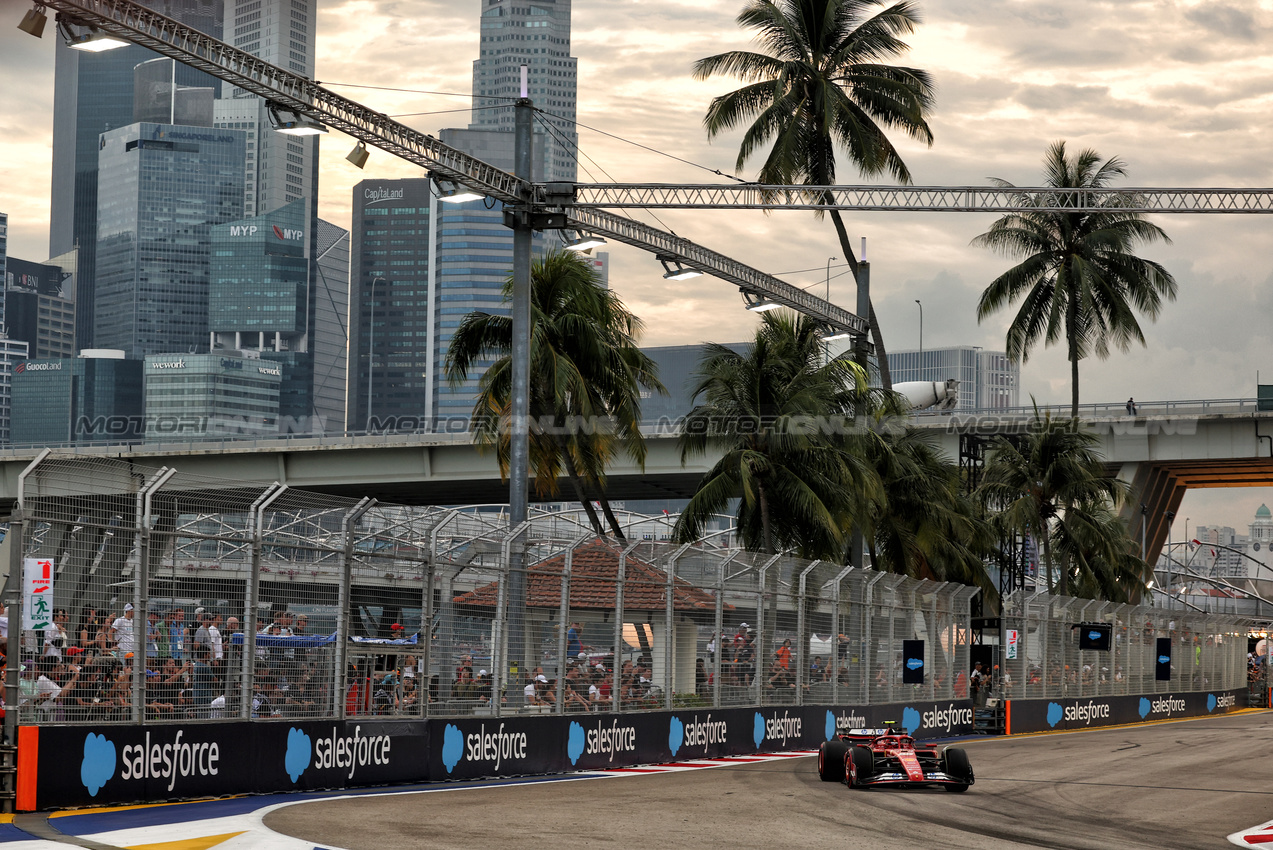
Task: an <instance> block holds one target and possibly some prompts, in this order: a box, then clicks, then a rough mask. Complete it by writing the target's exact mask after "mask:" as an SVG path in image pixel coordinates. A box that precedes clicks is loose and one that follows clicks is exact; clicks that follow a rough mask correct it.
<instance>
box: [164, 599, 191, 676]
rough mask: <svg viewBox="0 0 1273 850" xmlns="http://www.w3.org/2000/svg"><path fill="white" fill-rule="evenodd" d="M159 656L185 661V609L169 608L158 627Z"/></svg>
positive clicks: (179, 661)
mask: <svg viewBox="0 0 1273 850" xmlns="http://www.w3.org/2000/svg"><path fill="white" fill-rule="evenodd" d="M159 639H160V645H159V657H160V658H172V659H173V660H174V661H176V662H177V664H178V665H182V664H185V663H186V653H185V650H186V609H184V608H182V607H180V606H178V607H176V608H171V609H169V611H168V615H167V616H166V617H164V621H163V623H162V624H161V626H160V629H159Z"/></svg>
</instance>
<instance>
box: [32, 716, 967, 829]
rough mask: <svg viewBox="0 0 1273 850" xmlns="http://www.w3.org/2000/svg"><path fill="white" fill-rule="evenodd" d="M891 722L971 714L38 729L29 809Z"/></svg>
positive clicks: (630, 752)
mask: <svg viewBox="0 0 1273 850" xmlns="http://www.w3.org/2000/svg"><path fill="white" fill-rule="evenodd" d="M889 720H891V721H896V722H897V723H898V725H899V727H901V728H904V729H906V731H908V732H909V733H910V734H913V735H915V736H916V737H946V736H957V735H961V734H967V733H969V732H971V731H972V704H971V703H970V702H968V701H966V700H964V701H953V702H916V703H906V704H898V705H892V706H868V707H860V708H847V707H828V706H825V705H824V706H783V707H778V706H774V707H767V708H760V709H750V708H749V709H741V708H734V709H719V710H718V709H687V710H681V711H670V712H669V711H664V712H651V713H642V714H569V715H565V716H562V717H557V716H543V715H540V716H531V717H519V716H512V717H466V718H455V719H439V720H396V719H378V718H371V719H365V720H345V721H326V722H323V721H291V722H289V721H269V722H227V723H185V724H181V723H172V724H153V725H146V726H110V727H96V728H87V727H74V726H45V727H32V728H28V729H26V730H25V734H26V735H27V736H28V737H27V738H26V739H24V740H31V738H32V737H33V736H38V759H37V761H36V776H35V777H34V778H33V779H32V778H31V777H23V781H20V783H19V784H20V785H22V784H23V782H25V787H27V788H28V789H33V792H32V791H28V793H27V794H26V795H25V796H23V797H22V798H21V799H20V806H21V807H22V808H23V810H32V809H47V808H60V807H70V806H88V805H98V806H100V805H112V804H120V803H132V802H156V801H162V800H178V799H186V798H193V797H204V796H219V795H225V794H247V793H271V792H280V791H292V790H297V791H305V790H318V789H328V788H347V787H357V786H365V785H385V784H393V783H408V782H437V781H452V780H462V779H475V778H480V777H493V776H522V775H540V774H552V773H561V772H566V771H573V770H604V769H607V768H615V767H625V766H629V765H634V764H657V763H666V762H672V761H677V760H685V759H696V758H710V757H716V756H728V755H741V754H747V753H756V752H774V751H782V750H807V749H812V748H815V747H817V745H818V744H819V743H821V742H822V741H825V740H827V739H828V738H830V737H831V736H832V735H834V734H836V732H837V731H843V730H844V729H848V728H860V727H876V726H880V725H882V724H883V723H884V722H885V721H889Z"/></svg>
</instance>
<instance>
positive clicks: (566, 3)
mask: <svg viewBox="0 0 1273 850" xmlns="http://www.w3.org/2000/svg"><path fill="white" fill-rule="evenodd" d="M570 3H571V0H536V2H534V3H525V2H521V3H518V2H516V0H484V2H483V3H482V17H481V24H480V26H481V50H480V54H479V57H478V58H477V59H475V60H474V61H473V120H472V122H471V123H470V124H469V129H470V130H501V131H504V132H506V133H508V134H510V136H511V134H512V132H513V123H514V115H513V104H514V101H516V99H517V98H518V97H520V95H521V66H522V65H526V66H527V71H528V81H527V82H528V89H529V91H528V94H529V96H530V99H531V100H532V101H534V103H535V106H536V107H537V109H538V110H539V117H540V119H541V120H540V121H539V122H537V123H536V126H535V132H536V136H537V138H536V140H535V142H536V147H537V148H543V149H545V150H546V151H547V163H548V164H547V168H546V175H547V176H546V178H545V179H547V180H549V181H564V182H572V181H573V180H574V179H575V174H576V162H575V156H576V152H577V148H578V143H579V135H578V133H577V132H576V130H575V93H576V89H577V86H578V70H579V69H578V64H579V61H578V60H577V59H575V57H573V56H571V55H570ZM510 144H511V142H510ZM463 149H464V150H465V151H466V152H468V153H473V154H474V155H477V154H476V152H475V151H471V150H469V149H468V148H467V147H465V148H463ZM488 161H489V160H488ZM492 164H493V163H492Z"/></svg>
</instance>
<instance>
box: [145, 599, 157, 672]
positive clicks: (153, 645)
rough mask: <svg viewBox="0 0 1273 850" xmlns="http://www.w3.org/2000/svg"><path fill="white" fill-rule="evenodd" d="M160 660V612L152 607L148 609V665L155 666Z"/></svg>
mask: <svg viewBox="0 0 1273 850" xmlns="http://www.w3.org/2000/svg"><path fill="white" fill-rule="evenodd" d="M158 659H159V611H158V610H157V609H156V608H155V607H154V606H150V607H148V608H147V609H146V663H147V665H150V664H154V663H155V662H156V661H157V660H158Z"/></svg>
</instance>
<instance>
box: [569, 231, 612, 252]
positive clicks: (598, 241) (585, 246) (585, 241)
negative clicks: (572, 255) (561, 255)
mask: <svg viewBox="0 0 1273 850" xmlns="http://www.w3.org/2000/svg"><path fill="white" fill-rule="evenodd" d="M604 244H606V240H604V239H602V238H601V237H600V236H585V235H584V234H582V233H580V234H577V238H575V239H572V240H570V241H569V242H567V243H566V248H567V249H569V250H571V251H578V252H580V253H583V252H584V251H591V250H592V249H593V248H600V247H601V246H602V245H604Z"/></svg>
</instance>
